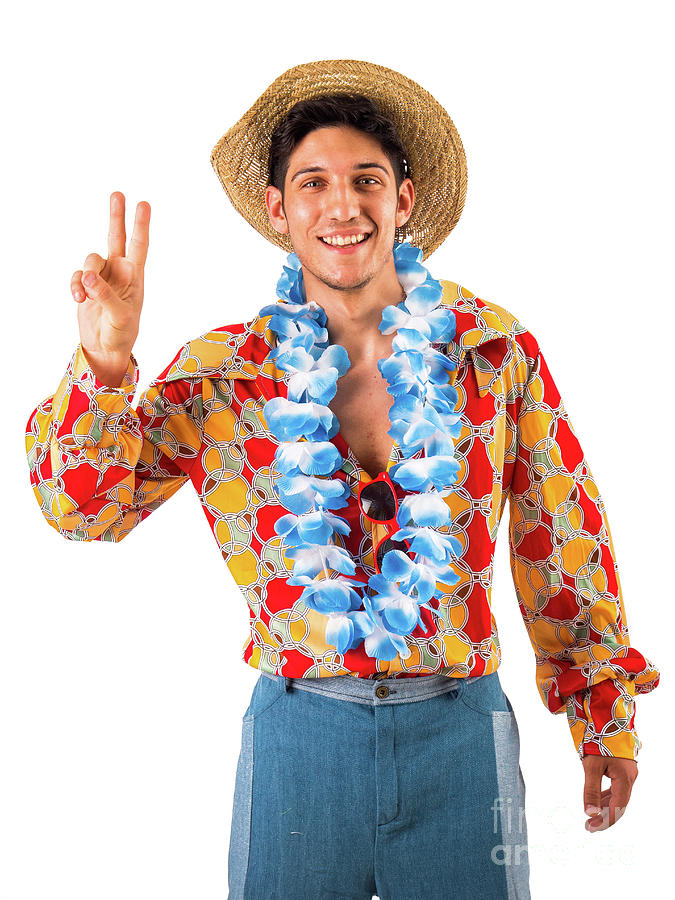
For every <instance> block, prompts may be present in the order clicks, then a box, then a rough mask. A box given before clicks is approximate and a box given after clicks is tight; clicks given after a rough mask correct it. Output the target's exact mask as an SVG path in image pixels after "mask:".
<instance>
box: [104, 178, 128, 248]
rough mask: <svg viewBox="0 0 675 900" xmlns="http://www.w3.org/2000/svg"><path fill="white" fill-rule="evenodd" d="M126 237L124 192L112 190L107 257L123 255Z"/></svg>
mask: <svg viewBox="0 0 675 900" xmlns="http://www.w3.org/2000/svg"><path fill="white" fill-rule="evenodd" d="M126 239H127V235H126V230H125V227H124V194H123V193H122V192H121V191H113V192H112V194H111V195H110V226H109V227H108V257H109V258H112V257H113V256H124V244H125V241H126Z"/></svg>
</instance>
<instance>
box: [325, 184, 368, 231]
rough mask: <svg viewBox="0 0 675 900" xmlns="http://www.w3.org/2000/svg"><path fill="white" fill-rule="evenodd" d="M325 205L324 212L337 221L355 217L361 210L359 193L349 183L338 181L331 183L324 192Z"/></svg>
mask: <svg viewBox="0 0 675 900" xmlns="http://www.w3.org/2000/svg"><path fill="white" fill-rule="evenodd" d="M324 197H325V201H326V206H325V212H326V215H327V216H328V217H329V218H330V219H336V220H337V221H339V222H348V221H349V220H350V219H356V218H358V216H359V213H360V212H361V204H360V200H359V195H358V192H357V191H356V190H354V188H353V186H352V185H351V184H349V183H344V182H338V183H334V184H332V185H331V186H330V187H329V188H328V190H327V191H325V193H324Z"/></svg>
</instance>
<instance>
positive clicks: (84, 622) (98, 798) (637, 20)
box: [0, 0, 675, 900]
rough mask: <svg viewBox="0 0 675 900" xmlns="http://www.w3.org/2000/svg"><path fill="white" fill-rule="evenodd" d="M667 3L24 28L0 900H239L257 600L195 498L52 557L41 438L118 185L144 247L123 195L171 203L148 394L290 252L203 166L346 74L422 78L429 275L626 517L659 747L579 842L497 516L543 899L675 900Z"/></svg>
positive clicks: (513, 694)
mask: <svg viewBox="0 0 675 900" xmlns="http://www.w3.org/2000/svg"><path fill="white" fill-rule="evenodd" d="M18 9H20V10H21V11H19V12H17V11H16V10H18ZM667 12H668V7H667V5H666V3H663V4H660V3H655V2H643V3H641V4H640V5H639V6H638V5H636V4H634V3H631V4H627V3H621V2H613V3H608V2H583V3H581V2H578V0H576V2H568V3H566V4H564V5H561V4H555V5H554V4H542V3H534V2H532V3H527V2H510V3H493V4H492V3H481V2H476V3H473V4H468V3H466V2H462V3H452V2H450V3H445V4H442V5H441V4H438V5H437V6H432V5H431V4H420V3H417V4H410V3H406V4H400V3H378V2H372V3H370V4H346V3H338V4H336V3H321V4H319V3H307V4H304V3H284V4H274V5H273V6H271V7H269V8H268V7H263V6H262V5H259V4H256V5H254V6H252V5H250V4H244V5H243V10H240V9H239V8H238V7H235V8H233V7H232V6H230V5H227V6H226V5H225V4H224V3H223V4H216V3H205V2H200V0H193V2H191V3H189V4H183V3H180V4H179V3H170V2H167V3H165V4H164V5H160V4H157V3H149V2H140V3H139V2H138V0H136V2H134V3H130V2H126V0H119V2H117V3H115V4H106V5H97V6H94V5H91V4H85V3H75V2H61V3H57V4H47V3H44V2H38V3H32V4H28V5H24V6H22V7H18V5H16V4H14V5H13V10H12V11H11V12H9V13H7V12H6V13H5V15H4V17H3V19H4V29H3V30H4V34H3V50H2V54H0V67H1V70H2V71H1V72H0V74H1V76H2V84H3V110H4V114H3V124H4V125H5V139H4V141H3V143H2V146H1V151H0V152H2V157H3V159H2V167H1V177H2V198H3V203H2V210H3V214H2V217H1V219H0V227H1V228H2V241H1V243H0V247H1V248H2V253H3V265H2V274H3V283H4V298H3V312H4V323H5V330H4V335H5V337H4V341H3V370H4V376H3V386H4V391H5V393H4V408H3V440H2V454H3V456H2V472H3V488H4V491H3V494H4V503H5V514H4V517H3V523H2V529H3V535H2V547H3V551H4V553H3V556H4V576H5V577H4V592H3V598H2V605H1V607H0V615H1V621H0V900H38V898H39V900H51V898H62V897H63V898H65V897H67V898H69V900H78V898H83V900H84V898H86V900H91V898H96V900H108V898H111V900H112V898H115V900H118V898H120V897H124V898H126V900H153V898H162V900H174V898H176V900H177V898H180V900H193V898H197V897H198V898H200V900H211V898H213V900H216V898H224V897H225V896H226V895H227V889H226V863H227V846H228V839H229V827H230V814H231V803H232V795H233V790H234V776H235V768H236V761H237V755H238V752H239V739H240V725H241V716H242V714H243V712H244V710H245V708H246V706H247V704H248V700H249V697H250V693H251V690H252V688H253V685H254V683H255V680H256V677H257V675H256V672H255V671H254V670H253V669H252V668H249V667H247V666H246V665H245V664H244V662H243V661H242V659H241V651H242V647H243V644H244V641H245V638H246V634H247V622H248V616H247V610H246V605H245V602H244V600H243V598H242V597H241V595H240V594H239V592H238V589H237V588H236V586H235V584H234V582H233V580H232V578H231V576H230V575H229V572H228V570H227V569H226V567H225V564H224V563H223V561H222V559H221V557H220V555H219V552H218V550H217V547H216V544H215V542H214V540H213V537H212V535H211V532H210V530H209V528H208V525H207V522H206V519H205V517H204V516H203V514H202V512H201V510H200V507H199V503H198V500H197V497H196V495H195V494H194V491H193V489H192V487H191V486H189V485H188V486H187V487H186V488H185V489H184V490H182V491H180V492H179V494H178V495H177V496H175V497H174V498H172V500H171V501H170V502H169V503H167V504H166V505H165V506H163V507H162V508H161V509H159V510H158V511H156V512H155V513H154V514H153V515H152V516H151V517H150V519H149V520H148V521H146V522H144V523H143V524H142V526H141V527H140V528H138V529H137V530H136V531H134V532H133V533H132V534H131V535H130V536H129V537H128V538H127V539H125V540H124V541H123V542H122V543H121V544H119V545H111V544H106V545H101V544H100V543H92V544H80V543H71V542H68V541H66V540H64V539H63V538H62V537H61V536H59V535H58V534H57V533H56V532H55V531H54V530H53V529H51V528H50V527H49V526H48V525H47V524H46V522H45V521H44V520H43V519H42V516H41V514H40V512H39V509H38V507H37V504H36V502H35V500H34V499H33V495H32V492H31V490H30V487H29V480H28V467H27V464H26V460H25V454H24V445H23V429H24V426H25V424H26V421H27V419H28V416H29V414H30V412H31V411H32V409H33V408H34V407H35V406H36V405H37V403H38V402H39V401H41V400H42V399H44V398H45V397H47V396H49V395H50V394H52V393H53V391H54V390H55V388H56V386H57V385H58V383H59V380H60V378H61V376H62V374H63V372H64V371H65V368H66V365H67V363H68V360H69V358H70V356H71V354H72V352H73V350H74V349H75V346H76V344H77V326H76V315H75V304H74V302H73V300H72V299H71V296H70V291H69V282H70V277H71V274H72V272H73V271H74V270H75V269H77V268H80V267H81V266H82V263H83V261H84V258H85V256H86V255H87V253H89V252H92V251H96V252H99V253H101V254H102V255H104V256H105V255H107V254H106V237H107V226H108V198H109V195H110V193H111V192H112V191H114V190H121V191H122V192H123V193H124V194H125V195H126V197H127V203H128V208H127V227H128V233H129V235H130V233H131V228H132V223H133V213H134V210H135V205H136V203H137V202H138V201H140V200H147V201H149V202H150V204H151V206H152V221H151V232H150V252H149V257H148V263H147V269H146V293H145V306H144V310H143V317H142V320H141V332H140V335H139V338H138V341H137V343H136V346H135V348H134V354H135V355H136V357H137V359H138V360H139V363H140V385H139V391H138V393H137V395H136V400H137V399H138V396H139V393H140V391H141V390H143V389H144V388H145V387H147V386H148V384H149V382H150V381H151V379H152V378H153V377H154V376H155V375H157V374H158V373H159V372H160V371H161V370H162V369H163V368H164V367H165V366H166V364H167V363H168V362H169V361H170V360H171V359H172V358H173V356H174V354H175V353H176V351H177V349H178V348H179V347H180V346H181V344H182V343H183V342H184V341H186V340H187V339H189V338H192V337H196V336H197V335H199V334H201V333H203V332H204V331H207V330H209V329H210V328H213V327H216V326H219V325H226V324H229V323H235V322H241V321H244V320H245V319H248V318H252V317H253V316H254V315H255V313H256V312H257V310H258V309H259V308H260V307H261V306H262V305H263V304H265V303H269V302H272V301H273V300H274V296H275V294H274V285H275V283H276V278H277V276H278V273H279V270H280V267H281V265H282V262H283V259H284V254H283V252H282V251H280V250H279V249H277V248H275V247H273V246H272V245H271V244H268V243H267V242H265V241H264V240H263V239H262V238H261V237H260V236H259V235H258V234H257V233H256V232H255V231H254V230H253V229H252V228H250V226H249V225H247V224H246V223H245V222H244V220H243V219H241V218H239V217H238V216H237V215H236V214H235V212H234V211H233V209H232V207H231V206H230V205H229V202H228V200H227V198H226V196H225V194H224V192H223V190H222V188H221V186H220V183H219V181H218V179H217V177H216V175H215V173H214V172H213V170H212V168H211V166H210V162H209V154H210V151H211V148H212V147H213V145H214V144H215V143H216V141H217V140H218V138H219V137H220V136H221V134H222V133H223V132H224V131H226V130H227V129H228V128H229V127H230V126H231V125H232V124H233V123H234V122H235V121H236V120H237V119H239V118H240V116H241V115H242V114H243V113H244V112H245V110H246V109H248V107H249V106H250V105H251V104H252V103H253V102H254V101H255V100H256V98H257V97H258V96H259V95H260V94H261V93H262V92H263V90H264V89H265V88H266V87H267V85H268V84H269V83H270V82H271V81H272V80H273V79H274V78H276V77H277V76H278V75H279V74H281V73H282V72H283V71H284V70H285V69H287V68H289V67H291V66H293V65H296V64H298V63H300V62H308V61H310V60H317V59H334V58H357V59H367V60H369V61H372V62H376V63H379V64H381V65H386V66H389V67H391V68H394V69H397V70H399V71H401V72H403V73H404V74H406V75H408V76H409V77H411V78H413V79H414V80H416V81H418V82H419V83H420V84H422V85H423V86H424V87H425V88H426V89H427V90H429V91H430V92H431V93H432V94H434V96H435V97H436V98H437V99H438V100H439V101H440V102H441V103H442V104H443V105H444V106H445V108H446V109H447V110H448V111H449V113H450V115H451V116H452V118H453V120H454V122H455V124H456V125H457V127H458V129H459V132H460V135H461V137H462V140H463V143H464V146H465V150H466V154H467V158H468V172H469V183H468V194H467V200H466V205H465V209H464V212H463V215H462V217H461V219H460V222H459V224H458V225H457V227H456V228H455V229H454V231H453V232H452V234H451V235H450V237H449V238H448V239H447V241H446V242H445V243H444V244H443V245H442V247H441V248H440V249H439V250H437V251H436V253H434V254H433V255H432V256H431V257H430V258H429V260H428V262H427V265H428V267H429V269H430V271H431V272H432V274H433V275H435V277H437V278H446V279H449V280H452V281H457V282H459V283H460V284H463V285H465V286H466V287H468V288H469V289H470V290H471V291H473V292H475V293H477V294H478V295H479V296H480V297H482V298H484V299H486V300H490V301H492V302H495V303H497V304H499V305H501V306H504V307H506V309H508V310H509V311H510V312H512V313H513V314H514V315H516V316H517V317H518V318H519V319H520V321H521V322H522V323H523V324H524V325H525V326H526V327H527V328H529V329H530V330H531V331H532V332H533V333H534V335H535V336H536V337H537V339H538V340H539V342H540V345H541V347H542V350H543V352H544V355H545V357H546V359H547V361H548V363H549V366H550V368H551V371H552V373H553V376H554V378H555V380H556V383H557V385H558V387H559V389H560V391H561V393H562V395H563V398H564V400H565V403H566V406H567V409H568V412H569V414H570V417H571V420H572V422H573V425H574V427H575V430H576V432H577V434H578V436H579V439H580V440H581V443H582V447H583V448H584V450H585V453H586V457H587V460H588V462H589V465H590V466H591V469H592V471H593V474H594V475H595V477H596V479H597V482H598V484H599V488H600V491H601V494H602V496H603V499H604V501H605V504H606V507H607V510H608V514H609V518H610V523H611V527H612V535H613V539H614V544H615V549H616V551H617V557H618V561H619V566H620V572H619V573H620V577H621V581H622V586H623V591H624V599H625V603H626V609H627V614H628V624H629V626H630V631H631V638H632V643H633V644H634V646H635V647H637V648H638V649H639V650H640V651H641V652H643V653H644V654H645V655H646V656H648V657H649V658H650V659H651V660H653V661H654V662H655V663H656V664H657V665H658V666H659V667H660V668H661V670H662V672H663V678H662V684H661V685H660V686H659V687H658V688H657V690H656V691H655V692H654V693H653V694H651V695H648V696H645V697H642V698H640V699H639V700H638V712H637V717H636V726H637V730H638V733H639V735H640V736H641V738H642V740H643V743H644V747H643V749H642V751H641V754H640V757H639V773H640V774H639V777H638V780H637V782H636V784H635V786H634V789H633V795H632V798H631V801H630V805H629V807H628V810H627V812H626V815H625V816H624V817H623V819H621V821H620V822H619V823H618V824H617V825H615V826H614V827H612V828H610V829H609V830H608V831H606V832H603V833H597V834H594V835H589V834H588V833H587V832H586V831H585V830H584V821H585V819H586V816H585V815H584V812H583V804H582V788H583V777H582V776H583V769H582V766H581V763H580V761H579V759H578V758H577V756H576V753H575V750H574V746H573V744H572V741H571V738H570V734H569V730H568V726H567V722H566V719H565V717H564V716H560V717H554V716H552V715H551V714H550V713H548V712H547V711H546V709H545V708H544V707H543V705H542V703H541V701H540V699H539V696H538V694H537V691H536V687H535V682H534V656H533V653H532V650H531V647H530V644H529V641H528V638H527V634H526V632H525V629H524V627H523V624H522V621H521V619H520V614H519V611H518V606H517V603H516V599H515V593H514V589H513V583H512V581H511V574H510V570H509V562H508V545H507V543H506V522H502V529H501V532H500V536H499V542H498V552H497V559H496V568H495V575H494V591H493V600H494V608H495V614H496V616H497V621H498V623H499V626H500V636H501V640H502V645H503V646H502V649H503V663H502V666H501V668H500V670H499V671H500V677H501V680H502V684H503V686H504V689H505V691H506V693H507V694H508V696H509V697H510V699H511V700H512V702H513V704H514V707H515V709H516V713H517V717H518V722H519V726H520V734H521V744H522V750H521V767H522V769H523V773H524V776H525V780H526V784H527V801H528V816H529V818H528V826H529V838H530V861H531V869H532V896H533V898H541V897H544V896H546V897H547V898H548V900H558V898H560V900H562V898H568V897H570V896H571V895H575V896H592V895H595V896H600V895H601V894H602V895H604V894H606V895H607V896H611V897H612V900H623V898H628V897H631V898H632V897H634V896H636V894H637V892H638V891H639V892H640V894H641V895H642V896H649V897H660V896H663V889H657V888H656V885H657V884H658V883H659V882H661V883H663V880H665V878H666V877H667V875H668V873H669V872H670V868H671V853H670V845H669V838H670V835H671V834H672V819H671V817H670V811H671V809H670V803H671V802H672V799H673V797H672V792H671V790H672V775H671V773H672V743H671V742H672V739H673V732H672V707H673V696H672V693H669V692H671V687H670V683H669V680H670V679H669V674H670V669H669V665H670V651H668V646H669V643H668V636H669V635H668V632H669V631H670V632H671V633H672V629H673V622H672V617H671V608H672V603H673V588H672V575H671V567H672V560H673V548H672V536H673V527H672V523H673V513H672V504H673V492H672V481H673V468H672V466H673V464H672V453H673V451H672V441H671V439H670V436H669V435H668V426H669V425H670V424H671V422H672V408H673V401H672V396H673V376H672V357H673V350H672V335H673V316H672V304H673V300H674V299H675V298H674V290H673V271H672V263H673V253H672V247H673V236H674V235H673V224H672V223H673V219H672V211H673V202H674V200H675V192H674V190H673V186H674V185H673V181H674V179H673V163H672V160H673V156H674V154H673V150H674V147H673V125H672V87H673V66H672V42H671V31H670V29H669V27H668V22H667ZM507 512H508V511H507ZM439 765H442V760H439ZM262 900H264V898H262ZM402 900H403V898H402ZM405 900H418V898H405ZM419 900H423V898H419Z"/></svg>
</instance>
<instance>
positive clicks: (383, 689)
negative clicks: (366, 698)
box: [375, 684, 389, 700]
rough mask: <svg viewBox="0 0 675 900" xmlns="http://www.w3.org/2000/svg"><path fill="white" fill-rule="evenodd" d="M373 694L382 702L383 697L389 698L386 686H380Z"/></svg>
mask: <svg viewBox="0 0 675 900" xmlns="http://www.w3.org/2000/svg"><path fill="white" fill-rule="evenodd" d="M375 693H376V694H377V696H378V697H379V698H380V700H384V698H385V697H388V696H389V688H388V687H387V685H386V684H381V685H379V687H377V688H375Z"/></svg>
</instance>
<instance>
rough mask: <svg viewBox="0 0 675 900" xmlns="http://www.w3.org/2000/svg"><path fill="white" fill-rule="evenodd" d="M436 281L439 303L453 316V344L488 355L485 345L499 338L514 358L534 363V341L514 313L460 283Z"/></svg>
mask: <svg viewBox="0 0 675 900" xmlns="http://www.w3.org/2000/svg"><path fill="white" fill-rule="evenodd" d="M439 280H440V283H441V285H442V287H443V296H442V303H443V304H444V305H445V306H448V307H450V309H452V311H453V312H454V314H455V336H454V338H453V341H454V343H455V344H456V345H457V346H458V347H459V348H460V349H462V350H475V351H478V352H481V353H488V352H489V351H490V348H489V346H488V345H489V344H490V343H491V342H493V341H495V342H500V339H501V344H502V346H503V345H504V342H506V344H507V345H508V346H509V347H510V348H511V349H512V351H513V353H514V354H515V356H516V357H523V358H525V359H529V360H530V361H531V362H534V360H535V359H536V358H537V356H538V354H539V344H538V342H537V339H536V338H535V336H534V335H533V334H532V332H531V331H529V330H528V329H527V328H526V327H525V325H523V324H522V322H521V321H520V320H519V319H518V318H517V317H516V316H515V314H514V313H512V312H511V311H510V310H508V309H506V308H505V307H503V306H500V305H499V304H497V303H494V302H493V301H492V300H486V299H485V298H483V297H479V296H478V295H477V294H474V293H473V292H472V291H470V290H469V289H468V288H467V287H465V286H464V285H462V284H458V283H456V282H454V281H447V280H444V279H439ZM479 348H480V349H479Z"/></svg>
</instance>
